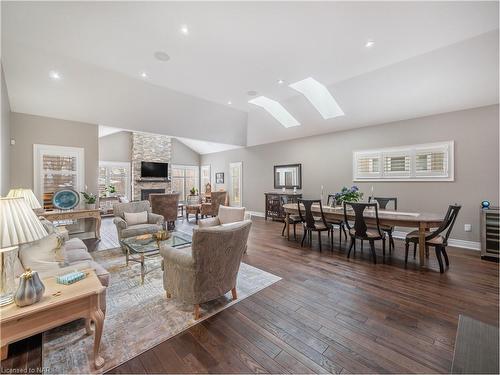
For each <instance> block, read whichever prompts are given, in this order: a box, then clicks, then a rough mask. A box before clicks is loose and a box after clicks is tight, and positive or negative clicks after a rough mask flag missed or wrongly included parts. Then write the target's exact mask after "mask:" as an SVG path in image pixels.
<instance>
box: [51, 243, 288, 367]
mask: <svg viewBox="0 0 500 375" xmlns="http://www.w3.org/2000/svg"><path fill="white" fill-rule="evenodd" d="M93 256H94V259H95V260H96V261H97V262H99V263H101V264H102V265H104V267H105V268H106V269H107V270H108V271H109V272H110V274H111V280H110V286H109V287H108V289H107V304H106V306H107V310H106V320H105V321H104V332H103V335H102V341H101V350H100V353H101V355H102V356H103V358H104V360H105V364H104V367H103V368H101V369H100V370H98V371H96V370H95V369H94V366H93V358H92V345H93V336H86V335H85V327H84V324H83V321H82V320H80V321H77V322H73V323H70V324H66V325H65V326H62V327H59V328H56V329H53V330H51V331H49V332H46V333H45V334H44V345H43V367H44V369H46V370H47V371H48V372H49V373H58V374H67V373H95V372H105V371H107V370H110V369H112V368H114V367H116V366H118V365H120V364H121V363H123V362H125V361H127V360H129V359H131V358H133V357H135V356H137V355H138V354H141V353H142V352H144V351H146V350H148V349H150V348H152V347H153V346H155V345H157V344H159V343H161V342H163V341H165V340H167V339H168V338H170V337H172V336H174V335H176V334H177V333H179V332H182V331H184V330H185V329H187V328H189V327H191V326H193V325H195V324H196V323H199V322H200V321H202V320H204V319H206V318H208V317H210V316H212V315H214V314H216V313H218V312H220V311H222V310H224V309H226V308H228V307H229V306H231V305H233V304H234V303H237V302H238V301H240V300H242V299H244V298H246V297H248V296H251V295H252V294H254V293H256V292H258V291H259V290H262V289H264V288H266V287H268V286H270V285H272V284H274V283H275V282H277V281H278V280H280V279H281V278H280V277H278V276H275V275H273V274H270V273H268V272H265V271H262V270H260V269H258V268H255V267H252V266H249V265H248V264H245V263H242V264H241V267H240V272H239V274H238V283H237V290H238V299H237V300H236V301H232V299H231V293H228V294H227V295H226V296H225V297H222V298H219V299H217V300H215V301H212V302H209V303H205V304H203V305H201V308H202V318H201V319H200V320H199V321H196V322H195V321H194V320H193V307H192V306H191V305H184V304H182V303H180V302H179V301H177V300H176V299H168V300H167V299H166V296H165V291H164V289H163V282H162V270H161V269H160V268H157V269H155V270H152V271H151V272H150V273H148V274H147V275H146V277H145V281H144V285H141V284H140V265H139V264H138V263H132V262H131V263H130V265H129V267H125V256H124V255H123V253H122V251H121V250H120V249H111V250H104V251H99V252H97V253H94V254H93ZM159 264H160V258H159V257H158V258H153V259H150V260H149V262H148V263H147V265H148V266H149V268H154V267H159Z"/></svg>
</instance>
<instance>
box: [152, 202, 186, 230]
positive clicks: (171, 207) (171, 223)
mask: <svg viewBox="0 0 500 375" xmlns="http://www.w3.org/2000/svg"><path fill="white" fill-rule="evenodd" d="M149 201H150V202H151V210H152V212H153V213H155V214H158V215H162V216H163V219H164V220H165V222H166V223H167V229H169V230H173V229H174V228H175V221H176V220H177V216H178V213H179V193H171V194H155V193H153V194H149Z"/></svg>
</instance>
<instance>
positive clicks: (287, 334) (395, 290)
mask: <svg viewBox="0 0 500 375" xmlns="http://www.w3.org/2000/svg"><path fill="white" fill-rule="evenodd" d="M181 225H184V226H185V225H186V224H185V223H184V224H181ZM281 228H282V224H281V223H277V222H270V221H268V222H265V221H264V220H263V219H260V218H255V219H254V224H253V228H252V232H251V237H250V239H249V245H248V252H247V254H246V255H245V258H244V261H245V262H246V263H248V264H251V265H253V266H256V267H259V268H261V269H264V270H266V271H268V272H272V273H274V274H276V275H279V276H281V277H282V278H283V280H281V281H279V282H278V283H276V284H274V285H272V286H271V287H269V288H266V289H264V290H263V291H261V292H259V293H257V294H255V295H253V296H251V297H249V298H247V299H245V300H243V301H240V302H239V303H237V304H236V305H234V306H232V307H230V308H228V309H226V310H224V311H222V312H221V313H219V314H217V315H216V316H214V317H211V318H209V319H207V320H206V321H203V322H202V323H200V324H198V325H196V326H194V327H192V328H190V329H188V330H186V331H184V332H182V333H180V334H179V335H177V336H175V337H173V338H171V339H170V340H167V341H165V342H163V343H162V344H160V345H158V346H156V347H154V348H153V349H151V350H149V351H147V352H145V353H143V354H141V355H139V356H137V357H135V358H133V359H132V360H130V361H128V362H126V363H124V364H122V365H121V366H119V367H117V368H115V369H114V370H112V371H111V373H193V372H203V373H250V372H259V373H330V372H336V373H387V372H397V373H438V372H439V373H443V372H448V371H449V370H450V366H451V359H452V354H453V347H454V340H455V333H456V328H457V322H458V315H459V314H465V315H468V316H471V317H473V318H475V319H479V320H481V321H484V322H487V323H490V324H494V325H498V312H499V311H498V304H499V296H498V293H499V289H498V263H492V262H488V261H481V260H480V258H479V253H478V252H474V251H469V250H463V249H457V248H449V250H448V253H449V255H450V263H451V267H450V270H449V271H447V272H446V273H444V274H440V273H439V271H438V266H437V262H436V260H435V258H434V256H433V253H432V252H431V256H430V259H429V263H430V269H422V270H420V269H419V268H418V267H417V265H416V261H413V260H412V261H411V264H409V265H408V267H407V268H405V266H404V261H403V259H404V257H403V255H404V254H403V246H402V242H401V241H396V245H397V249H396V251H395V252H393V254H392V255H391V256H388V257H386V259H385V263H382V261H383V260H382V258H381V257H379V258H378V261H379V264H377V265H374V264H372V262H371V259H370V258H369V251H366V250H365V252H364V254H361V253H360V252H359V251H358V252H357V254H356V258H355V259H350V260H348V259H346V251H345V248H344V249H339V248H338V242H336V243H335V250H334V251H333V252H331V251H330V249H329V248H327V249H325V248H326V246H324V249H323V252H322V253H320V252H319V251H318V245H317V242H314V243H313V246H312V248H301V247H300V244H298V243H296V242H293V241H290V242H288V241H287V240H286V239H284V238H283V237H281V236H280V234H281ZM336 240H338V233H336ZM323 242H326V241H325V240H324V241H323ZM358 248H359V246H358ZM378 253H379V254H380V253H381V250H380V249H378ZM30 342H31V344H29V343H27V344H24V345H25V346H26V345H31V346H30V347H29V349H28V348H27V347H22V345H19V346H20V347H19V348H13V350H12V354H11V356H10V357H9V358H8V359H7V360H6V361H4V362H2V365H3V366H4V368H7V367H10V366H15V367H18V366H19V367H24V368H27V367H28V366H31V367H37V366H41V363H40V359H39V357H38V362H37V361H36V360H35V361H34V360H33V355H35V356H36V353H38V356H39V352H40V349H39V345H40V344H39V343H38V346H37V344H36V339H32V340H31V341H30ZM37 350H38V352H37ZM26 353H30V354H28V355H27V354H26ZM25 357H26V358H28V357H29V358H30V361H29V363H28V362H27V360H26V359H25Z"/></svg>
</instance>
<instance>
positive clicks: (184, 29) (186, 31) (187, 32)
mask: <svg viewBox="0 0 500 375" xmlns="http://www.w3.org/2000/svg"><path fill="white" fill-rule="evenodd" d="M181 33H183V34H184V35H188V34H189V29H188V27H187V25H182V26H181Z"/></svg>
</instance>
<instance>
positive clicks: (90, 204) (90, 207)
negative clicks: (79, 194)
mask: <svg viewBox="0 0 500 375" xmlns="http://www.w3.org/2000/svg"><path fill="white" fill-rule="evenodd" d="M85 208H86V209H87V210H95V203H85Z"/></svg>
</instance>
